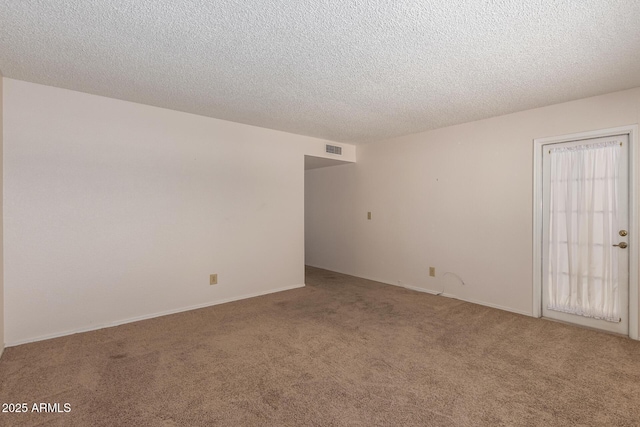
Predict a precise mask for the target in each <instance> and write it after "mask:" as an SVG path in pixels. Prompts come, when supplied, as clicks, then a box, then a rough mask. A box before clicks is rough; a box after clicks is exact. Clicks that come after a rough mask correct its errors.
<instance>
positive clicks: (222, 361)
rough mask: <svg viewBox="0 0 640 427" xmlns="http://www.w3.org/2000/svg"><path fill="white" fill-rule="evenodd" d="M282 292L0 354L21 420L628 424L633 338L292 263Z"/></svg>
mask: <svg viewBox="0 0 640 427" xmlns="http://www.w3.org/2000/svg"><path fill="white" fill-rule="evenodd" d="M306 283H307V286H306V287H305V288H301V289H296V290H292V291H286V292H281V293H277V294H272V295H268V296H264V297H258V298H252V299H249V300H244V301H239V302H233V303H229V304H224V305H218V306H213V307H210V308H205V309H200V310H195V311H190V312H186V313H180V314H175V315H171V316H165V317H160V318H156V319H151V320H145V321H142V322H137V323H131V324H128V325H123V326H118V327H115V328H109V329H102V330H99V331H94V332H87V333H83V334H77V335H72V336H68V337H63V338H58V339H52V340H48V341H42V342H38V343H33V344H26V345H22V346H18V347H12V348H7V349H6V350H5V353H4V355H3V357H2V359H1V360H0V379H1V383H0V401H1V402H3V403H22V402H25V403H27V404H28V405H29V411H31V409H32V405H33V403H39V402H45V403H60V408H61V410H64V403H69V404H70V407H71V412H68V413H33V412H28V413H18V414H8V413H0V425H5V426H9V425H10V426H22V425H25V426H28V425H53V426H210V425H221V426H306V425H309V426H343V425H348V426H376V425H378V426H400V425H407V426H408V425H414V426H418V425H419V426H430V425H433V426H482V425H488V426H499V425H503V426H520V425H527V426H554V425H562V426H567V425H571V426H573V425H576V426H577V425H580V426H582V425H598V426H632V425H634V426H635V425H639V424H640V342H636V341H631V340H629V339H626V338H621V337H618V336H613V335H607V334H604V333H599V332H595V331H591V330H586V329H581V328H578V327H572V326H568V325H563V324H560V323H554V322H550V321H545V320H539V319H532V318H528V317H525V316H520V315H516V314H512V313H508V312H504V311H500V310H496V309H492V308H487V307H483V306H479V305H474V304H469V303H465V302H461V301H458V300H454V299H449V298H445V297H437V296H432V295H428V294H423V293H417V292H413V291H410V290H405V289H402V288H398V287H394V286H388V285H382V284H380V283H376V282H371V281H368V280H364V279H358V278H354V277H351V276H345V275H341V274H337V273H332V272H329V271H326V270H319V269H315V268H307V281H306Z"/></svg>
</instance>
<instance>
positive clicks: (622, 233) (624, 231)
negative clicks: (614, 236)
mask: <svg viewBox="0 0 640 427" xmlns="http://www.w3.org/2000/svg"><path fill="white" fill-rule="evenodd" d="M618 234H620V235H621V236H622V237H624V236H626V235H627V230H620V231H619V232H618Z"/></svg>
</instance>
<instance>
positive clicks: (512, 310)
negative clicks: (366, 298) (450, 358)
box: [307, 264, 533, 317]
mask: <svg viewBox="0 0 640 427" xmlns="http://www.w3.org/2000/svg"><path fill="white" fill-rule="evenodd" d="M307 265H309V264H307ZM309 267H315V268H321V269H323V270H328V271H335V272H336V273H340V274H346V275H348V276H353V277H359V278H361V279H367V280H371V281H373V282H379V283H384V284H385V285H391V286H398V287H400V288H405V289H410V290H412V291H416V292H424V293H427V294H431V295H440V296H443V297H447V298H454V299H457V300H460V301H464V302H470V303H472V304H478V305H484V306H485V307H491V308H497V309H498V310H504V311H508V312H511V313H516V314H522V315H523V316H529V317H532V316H533V314H532V313H530V312H526V311H523V310H518V309H515V308H511V307H505V306H502V305H498V304H492V303H490V302H486V301H479V300H474V299H469V298H461V297H459V296H456V295H452V294H448V293H446V292H445V293H443V294H441V293H440V292H441V291H434V290H431V289H426V288H419V287H417V286H411V285H407V284H404V283H403V284H402V285H401V284H399V283H397V282H396V283H393V282H390V281H388V280H381V279H376V278H373V277H366V276H356V275H355V274H352V273H345V272H342V271H337V270H334V269H331V268H327V267H316V266H314V265H309Z"/></svg>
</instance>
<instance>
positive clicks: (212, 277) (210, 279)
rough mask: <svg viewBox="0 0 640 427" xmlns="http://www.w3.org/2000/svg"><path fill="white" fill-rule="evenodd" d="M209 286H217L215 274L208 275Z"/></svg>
mask: <svg viewBox="0 0 640 427" xmlns="http://www.w3.org/2000/svg"><path fill="white" fill-rule="evenodd" d="M209 284H210V285H217V284H218V275H217V274H210V275H209Z"/></svg>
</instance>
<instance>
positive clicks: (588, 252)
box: [548, 141, 620, 322]
mask: <svg viewBox="0 0 640 427" xmlns="http://www.w3.org/2000/svg"><path fill="white" fill-rule="evenodd" d="M619 157H620V143H619V142H618V141H611V142H602V143H596V144H592V145H580V146H576V147H562V148H552V149H551V153H550V165H551V168H550V173H551V179H550V197H551V200H550V211H551V212H550V213H551V215H550V224H549V233H550V235H549V281H548V286H549V306H548V308H549V309H550V310H557V311H562V312H565V313H572V314H577V315H582V316H587V317H594V318H597V319H604V320H608V321H611V322H618V321H619V320H620V316H619V307H618V305H619V302H618V299H619V298H618V263H617V254H618V252H617V251H616V250H615V249H616V248H614V247H613V246H612V245H613V244H614V243H617V241H614V240H613V239H614V238H615V237H616V235H617V232H618V188H617V176H618V170H619V166H618V165H619Z"/></svg>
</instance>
